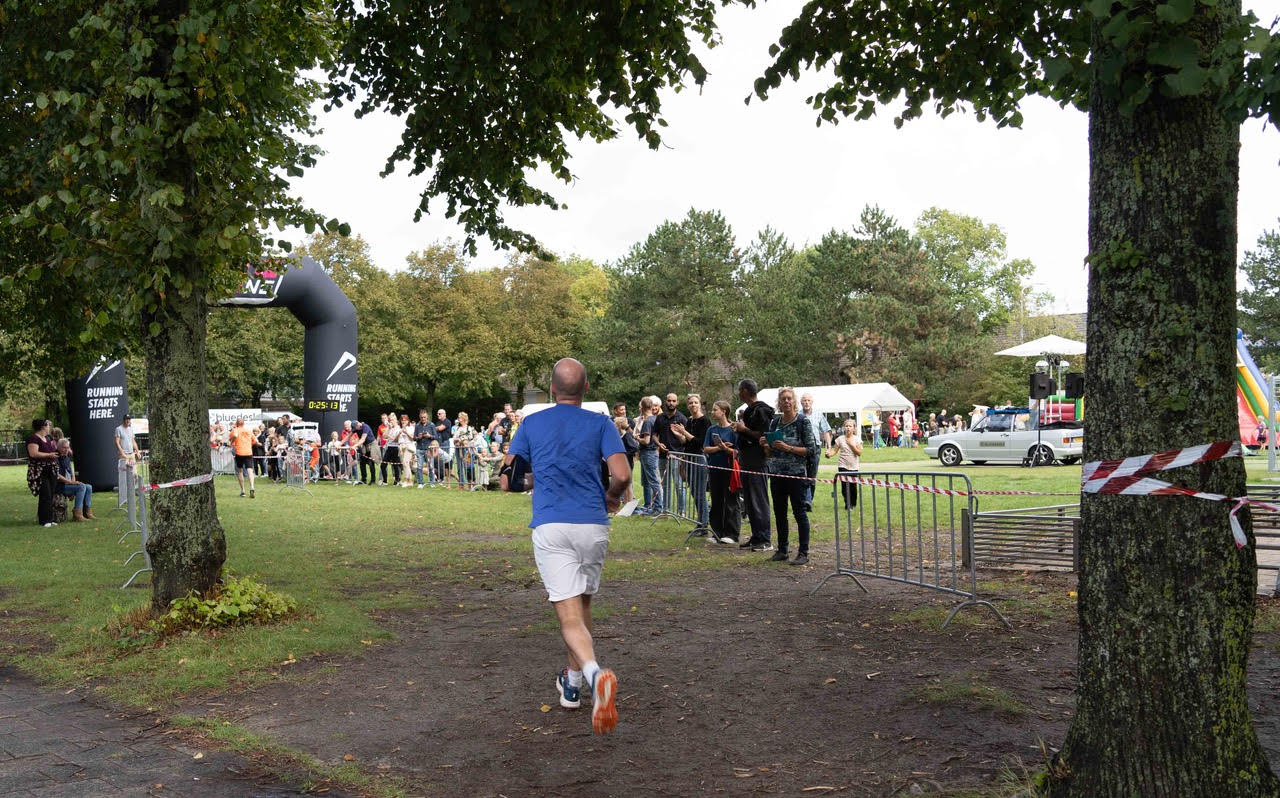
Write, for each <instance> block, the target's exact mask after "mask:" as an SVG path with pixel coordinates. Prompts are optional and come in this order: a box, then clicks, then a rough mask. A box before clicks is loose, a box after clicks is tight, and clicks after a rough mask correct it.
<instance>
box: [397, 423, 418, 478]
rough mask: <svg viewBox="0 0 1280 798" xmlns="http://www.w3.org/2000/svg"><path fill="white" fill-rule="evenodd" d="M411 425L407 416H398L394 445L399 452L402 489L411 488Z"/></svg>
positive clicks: (412, 447) (412, 452)
mask: <svg viewBox="0 0 1280 798" xmlns="http://www.w3.org/2000/svg"><path fill="white" fill-rule="evenodd" d="M413 429H414V428H413V424H410V423H409V414H408V413H401V414H400V424H399V426H398V427H397V430H398V432H396V437H395V444H396V446H397V447H398V448H399V450H400V481H399V485H400V487H402V488H412V487H413V455H414V442H413Z"/></svg>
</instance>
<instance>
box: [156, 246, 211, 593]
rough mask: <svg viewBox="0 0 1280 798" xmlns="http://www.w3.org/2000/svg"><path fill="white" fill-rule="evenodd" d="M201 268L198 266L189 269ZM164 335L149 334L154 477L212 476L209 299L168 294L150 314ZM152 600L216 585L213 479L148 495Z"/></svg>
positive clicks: (201, 296)
mask: <svg viewBox="0 0 1280 798" xmlns="http://www.w3.org/2000/svg"><path fill="white" fill-rule="evenodd" d="M191 268H199V267H191ZM152 320H154V321H157V322H159V323H160V334H159V335H156V336H154V337H152V338H149V339H148V340H147V419H148V421H149V422H150V425H151V481H152V482H168V481H171V480H174V479H182V478H185V477H193V476H198V475H201V474H207V473H209V470H210V461H209V444H208V440H207V438H208V429H209V402H208V398H207V394H206V391H205V362H204V346H205V298H204V294H202V293H199V292H193V295H192V296H191V297H189V298H187V299H180V298H178V297H177V295H176V294H170V296H169V298H168V299H167V300H166V301H165V302H164V303H163V305H162V306H161V309H160V311H159V313H158V314H157V315H156V316H155V317H154V319H152ZM151 502H152V503H151V537H150V539H149V540H148V541H147V552H148V553H149V554H150V555H151V566H152V568H153V569H154V571H153V573H152V575H151V586H152V590H151V605H152V607H153V608H155V609H156V610H158V611H159V610H164V609H166V608H167V607H168V606H169V603H170V602H171V601H173V600H174V599H176V598H179V597H181V596H183V595H186V593H187V592H188V591H191V590H194V591H196V592H200V593H203V592H205V591H207V590H209V589H210V588H212V587H213V586H214V584H215V583H216V582H217V580H218V578H219V576H221V574H222V563H223V562H224V561H225V560H226V558H227V541H226V537H225V536H224V535H223V532H222V526H221V524H219V523H218V512H217V506H216V504H215V502H214V493H213V483H212V482H206V483H204V484H203V485H192V486H190V487H180V488H168V489H165V490H160V491H156V492H155V493H153V494H152V499H151Z"/></svg>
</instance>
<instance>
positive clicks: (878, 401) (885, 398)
mask: <svg viewBox="0 0 1280 798" xmlns="http://www.w3.org/2000/svg"><path fill="white" fill-rule="evenodd" d="M795 391H796V402H797V409H799V406H798V403H799V401H800V397H802V396H804V395H805V394H807V393H811V394H813V409H814V410H816V411H817V412H819V413H822V414H823V415H832V414H835V415H839V416H855V417H856V418H857V421H858V429H862V413H863V411H865V410H876V411H880V410H914V409H915V405H913V404H912V403H911V400H910V399H908V398H907V397H905V396H903V395H902V392H901V391H899V390H898V389H897V388H895V387H893V386H892V385H890V384H889V383H887V382H864V383H861V384H859V385H810V386H796V388H795ZM757 398H759V399H760V401H762V402H767V403H768V404H770V405H772V406H773V407H774V408H775V409H776V408H777V406H778V389H777V388H762V389H761V390H760V394H759V396H758V397H757ZM738 409H739V410H741V409H742V408H741V407H740V408H738Z"/></svg>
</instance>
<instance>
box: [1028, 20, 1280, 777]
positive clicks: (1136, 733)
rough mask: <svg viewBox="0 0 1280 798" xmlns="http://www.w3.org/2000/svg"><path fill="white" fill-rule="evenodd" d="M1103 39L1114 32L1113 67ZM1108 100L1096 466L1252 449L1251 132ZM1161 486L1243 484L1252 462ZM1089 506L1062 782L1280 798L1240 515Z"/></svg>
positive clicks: (1204, 38)
mask: <svg viewBox="0 0 1280 798" xmlns="http://www.w3.org/2000/svg"><path fill="white" fill-rule="evenodd" d="M1239 11H1240V4H1239V2H1235V3H1223V4H1222V7H1221V17H1220V19H1221V20H1223V21H1222V22H1219V21H1217V20H1215V19H1213V18H1212V16H1211V14H1212V12H1213V9H1210V8H1208V7H1207V6H1206V5H1204V4H1197V6H1196V15H1197V18H1196V19H1194V20H1192V22H1191V23H1189V25H1188V26H1187V27H1186V32H1187V33H1189V34H1190V35H1191V36H1192V37H1194V38H1195V39H1197V40H1198V41H1199V43H1200V45H1201V52H1202V53H1207V52H1210V51H1212V50H1213V48H1214V46H1215V45H1216V44H1217V43H1218V42H1219V41H1220V40H1221V38H1222V35H1223V27H1224V25H1225V23H1226V22H1229V21H1231V20H1234V19H1235V18H1236V17H1237V16H1238V14H1239ZM1101 47H1102V45H1101V43H1100V38H1099V36H1098V34H1097V31H1096V29H1095V34H1094V62H1095V63H1098V61H1099V60H1100V58H1101V57H1102V56H1104V55H1105V53H1102V52H1100V48H1101ZM1090 94H1091V99H1090V109H1089V156H1090V186H1089V251H1090V269H1091V273H1090V284H1089V330H1088V347H1089V357H1088V362H1087V366H1086V369H1087V371H1086V373H1087V378H1086V383H1085V384H1086V385H1087V386H1088V391H1089V397H1088V402H1089V423H1088V435H1086V437H1085V459H1086V460H1100V459H1112V458H1119V457H1126V456H1132V455H1141V454H1149V453H1154V452H1160V451H1164V450H1167V449H1173V448H1178V447H1184V446H1193V445H1197V444H1204V443H1210V442H1213V441H1228V440H1234V439H1235V438H1236V437H1237V434H1238V431H1237V429H1236V418H1235V408H1234V404H1233V401H1232V400H1233V396H1234V388H1235V383H1234V371H1233V370H1234V366H1235V354H1234V348H1233V345H1234V341H1235V326H1236V325H1235V318H1236V312H1235V308H1236V292H1235V253H1236V194H1237V178H1238V174H1239V155H1238V150H1239V127H1238V125H1237V124H1233V123H1232V122H1230V121H1229V120H1228V119H1226V118H1225V115H1224V114H1223V113H1222V111H1220V110H1219V109H1218V108H1217V106H1216V101H1217V97H1216V96H1213V94H1212V93H1209V94H1206V95H1203V96H1198V97H1192V98H1182V99H1171V98H1165V97H1161V96H1160V95H1159V93H1158V91H1157V92H1156V93H1155V94H1153V95H1152V98H1151V99H1150V100H1148V101H1147V102H1146V103H1145V104H1143V105H1142V106H1140V107H1139V109H1138V110H1137V111H1136V112H1134V113H1132V114H1128V115H1126V114H1124V113H1121V112H1120V110H1119V107H1118V103H1117V101H1116V100H1115V99H1114V98H1113V97H1110V96H1107V95H1104V92H1103V90H1102V89H1101V88H1100V87H1099V86H1098V85H1097V84H1096V83H1095V85H1094V86H1093V88H1092V90H1091V92H1090ZM1157 478H1159V479H1164V480H1167V481H1170V482H1173V483H1175V484H1180V485H1186V486H1188V487H1192V488H1198V489H1202V490H1207V491H1213V492H1219V493H1225V494H1227V495H1231V496H1240V495H1243V493H1244V483H1245V478H1244V465H1243V463H1242V462H1241V460H1240V459H1239V458H1236V459H1229V460H1220V461H1218V462H1215V463H1209V464H1204V465H1200V466H1192V467H1186V468H1180V469H1177V470H1175V471H1168V472H1163V473H1162V474H1160V475H1157ZM1082 499H1083V501H1082V508H1081V509H1082V515H1083V524H1082V531H1081V540H1080V547H1081V553H1082V560H1083V563H1082V567H1081V572H1080V602H1079V618H1080V664H1079V680H1080V683H1079V688H1078V691H1077V705H1076V716H1075V719H1074V721H1073V722H1072V724H1071V729H1070V730H1069V732H1068V734H1067V739H1066V742H1065V743H1064V745H1063V749H1062V752H1061V754H1060V755H1059V756H1058V758H1057V759H1056V760H1055V761H1054V763H1053V764H1052V766H1051V771H1050V776H1051V783H1052V793H1053V794H1054V795H1057V796H1091V797H1092V796H1130V795H1161V796H1164V795H1168V796H1175V795H1176V796H1183V797H1184V798H1185V797H1186V796H1206V798H1207V797H1208V796H1213V798H1224V797H1225V796H1240V798H1245V796H1249V797H1250V798H1252V797H1253V796H1260V795H1276V794H1277V792H1278V791H1280V788H1278V785H1277V780H1276V778H1275V777H1274V776H1273V775H1272V773H1271V769H1270V767H1269V766H1268V764H1267V760H1266V757H1265V755H1264V753H1263V751H1262V749H1261V747H1260V746H1259V744H1258V739H1257V736H1256V734H1255V733H1254V729H1253V724H1252V722H1251V720H1250V716H1249V707H1248V703H1247V701H1246V696H1245V665H1246V660H1247V658H1248V654H1249V644H1250V638H1251V635H1252V627H1253V608H1254V586H1255V573H1256V572H1255V555H1254V550H1253V548H1252V545H1250V546H1247V547H1245V548H1242V549H1237V548H1236V546H1235V545H1234V543H1233V541H1232V537H1231V532H1230V529H1229V527H1228V520H1227V514H1228V510H1229V509H1230V508H1229V506H1228V505H1225V504H1222V503H1214V502H1209V501H1204V500H1200V499H1193V498H1184V497H1138V496H1115V495H1108V496H1099V495H1090V494H1085V495H1084V496H1083V497H1082ZM1242 515H1244V513H1242ZM1242 521H1244V523H1245V528H1246V530H1248V522H1247V520H1246V519H1243V518H1242ZM1250 539H1251V542H1252V537H1251V538H1250Z"/></svg>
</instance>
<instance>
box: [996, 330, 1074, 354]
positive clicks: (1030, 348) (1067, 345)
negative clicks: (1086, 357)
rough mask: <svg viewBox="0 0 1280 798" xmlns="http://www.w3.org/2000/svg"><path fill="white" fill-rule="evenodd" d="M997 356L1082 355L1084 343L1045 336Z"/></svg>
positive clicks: (1001, 352)
mask: <svg viewBox="0 0 1280 798" xmlns="http://www.w3.org/2000/svg"><path fill="white" fill-rule="evenodd" d="M996 354H997V355H1009V356H1010V357H1043V356H1045V355H1083V354H1084V342H1083V341H1073V340H1071V339H1070V338H1063V337H1062V336H1061V335H1046V336H1045V337H1043V338H1037V339H1035V340H1034V341H1027V342H1026V343H1025V344H1018V345H1017V346H1011V347H1009V348H1008V349H1002V350H1000V351H999V352H996Z"/></svg>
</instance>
